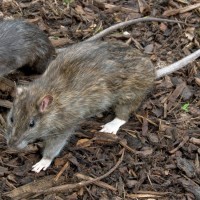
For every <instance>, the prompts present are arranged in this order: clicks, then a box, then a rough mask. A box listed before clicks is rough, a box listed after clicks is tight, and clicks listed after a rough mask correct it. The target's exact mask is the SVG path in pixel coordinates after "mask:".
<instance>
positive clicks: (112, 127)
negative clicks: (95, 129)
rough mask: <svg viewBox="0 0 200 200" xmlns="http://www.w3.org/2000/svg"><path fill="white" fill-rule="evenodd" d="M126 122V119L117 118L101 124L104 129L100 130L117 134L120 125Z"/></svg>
mask: <svg viewBox="0 0 200 200" xmlns="http://www.w3.org/2000/svg"><path fill="white" fill-rule="evenodd" d="M125 123H126V121H124V120H121V119H119V118H115V119H114V120H112V121H111V122H109V123H107V124H105V125H103V126H101V127H102V129H101V130H100V132H104V133H113V134H116V133H117V131H118V130H119V128H120V126H122V125H123V124H125Z"/></svg>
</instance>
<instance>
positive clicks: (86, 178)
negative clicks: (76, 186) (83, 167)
mask: <svg viewBox="0 0 200 200" xmlns="http://www.w3.org/2000/svg"><path fill="white" fill-rule="evenodd" d="M75 176H76V177H78V178H80V179H83V180H93V179H94V178H92V177H89V176H86V175H83V174H80V173H77V174H75ZM94 184H95V185H97V186H99V187H102V188H105V189H108V190H112V191H113V192H115V191H117V189H116V188H114V187H113V186H111V185H109V184H107V183H104V182H103V181H96V182H95V183H94Z"/></svg>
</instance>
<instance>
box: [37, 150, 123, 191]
mask: <svg viewBox="0 0 200 200" xmlns="http://www.w3.org/2000/svg"><path fill="white" fill-rule="evenodd" d="M124 152H125V149H123V151H122V156H121V157H120V159H119V160H118V162H117V163H116V165H115V166H114V167H113V168H111V169H110V170H109V171H108V172H107V173H105V174H104V175H102V176H100V177H98V178H95V179H93V180H88V181H81V182H79V183H74V184H66V185H62V186H57V187H52V188H50V189H46V190H38V191H37V194H44V193H48V194H49V193H55V192H63V191H64V192H66V190H72V189H75V188H80V187H85V186H87V185H90V184H91V183H94V182H96V181H99V180H101V179H103V178H105V177H107V176H109V175H110V174H111V173H112V172H114V171H115V170H116V169H117V168H118V166H119V165H120V164H121V163H122V161H123V158H124Z"/></svg>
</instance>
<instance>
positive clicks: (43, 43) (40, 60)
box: [0, 20, 55, 76]
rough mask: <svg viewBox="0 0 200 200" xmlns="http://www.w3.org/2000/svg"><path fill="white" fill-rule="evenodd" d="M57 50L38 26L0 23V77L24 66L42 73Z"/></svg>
mask: <svg viewBox="0 0 200 200" xmlns="http://www.w3.org/2000/svg"><path fill="white" fill-rule="evenodd" d="M54 54H55V49H54V47H53V46H52V44H51V42H50V40H49V39H48V37H47V35H46V34H45V33H43V32H42V31H41V30H40V29H39V28H38V27H37V26H35V25H32V24H29V23H27V22H24V21H20V20H5V21H1V22H0V76H3V75H5V74H8V73H10V72H12V71H13V70H15V69H18V68H20V67H23V66H29V67H34V70H35V71H37V72H39V73H42V72H44V71H45V69H46V68H47V66H48V63H49V62H50V61H51V60H52V59H53V56H54Z"/></svg>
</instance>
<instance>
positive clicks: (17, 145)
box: [7, 138, 28, 149]
mask: <svg viewBox="0 0 200 200" xmlns="http://www.w3.org/2000/svg"><path fill="white" fill-rule="evenodd" d="M7 145H8V147H9V148H14V149H24V148H25V147H26V146H27V145H28V144H27V142H26V141H19V140H17V139H16V138H10V139H7Z"/></svg>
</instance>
